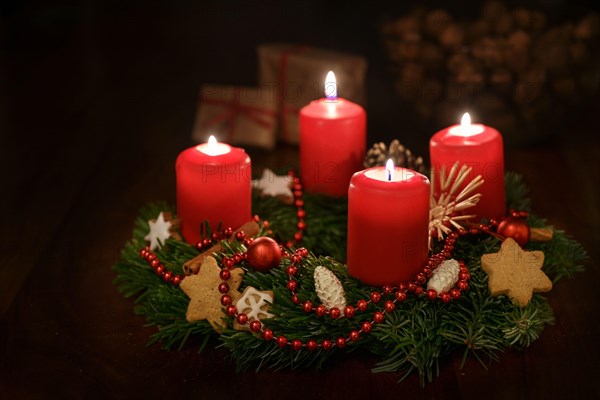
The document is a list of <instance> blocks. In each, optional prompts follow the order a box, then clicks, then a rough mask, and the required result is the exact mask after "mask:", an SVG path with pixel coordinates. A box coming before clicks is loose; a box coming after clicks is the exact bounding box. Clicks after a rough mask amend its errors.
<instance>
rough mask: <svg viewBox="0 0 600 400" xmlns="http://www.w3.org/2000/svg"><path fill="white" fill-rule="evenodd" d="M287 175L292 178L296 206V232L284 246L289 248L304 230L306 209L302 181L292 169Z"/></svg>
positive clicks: (298, 241) (301, 235)
mask: <svg viewBox="0 0 600 400" xmlns="http://www.w3.org/2000/svg"><path fill="white" fill-rule="evenodd" d="M288 176H289V177H290V178H292V194H293V195H294V207H296V218H297V219H298V220H297V222H296V229H297V230H296V233H294V236H293V238H292V239H290V240H288V241H287V242H286V244H285V246H286V247H287V248H288V249H289V248H292V247H294V246H296V245H297V244H299V243H300V242H301V241H302V237H303V236H304V231H305V230H306V220H305V217H306V210H304V199H303V198H302V196H303V192H302V182H301V180H300V178H299V177H297V176H296V174H295V173H294V171H289V172H288Z"/></svg>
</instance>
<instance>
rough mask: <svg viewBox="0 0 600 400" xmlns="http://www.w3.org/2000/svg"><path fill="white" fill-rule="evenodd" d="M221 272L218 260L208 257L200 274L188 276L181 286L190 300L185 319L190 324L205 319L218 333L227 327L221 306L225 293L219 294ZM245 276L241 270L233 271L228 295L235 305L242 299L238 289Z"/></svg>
mask: <svg viewBox="0 0 600 400" xmlns="http://www.w3.org/2000/svg"><path fill="white" fill-rule="evenodd" d="M220 272H221V268H219V266H218V265H217V260H215V258H214V257H206V258H205V259H204V261H203V262H202V265H201V266H200V270H199V271H198V273H197V274H196V275H190V276H187V277H186V278H185V279H184V280H182V281H181V284H180V285H179V286H180V287H181V289H182V290H183V291H184V292H185V294H187V296H188V297H189V298H190V303H189V304H188V309H187V312H186V313H185V319H187V321H188V322H196V321H200V320H203V319H205V320H207V321H208V322H209V323H210V324H211V325H212V327H213V328H214V329H215V330H216V331H217V332H221V330H222V329H223V328H224V327H225V326H226V325H225V323H224V322H223V317H224V316H225V314H224V313H223V305H222V304H221V296H222V295H223V293H220V292H219V284H220V283H221V277H220V276H219V273H220ZM243 274H244V271H243V270H242V269H241V268H234V269H232V270H231V278H230V279H229V280H228V281H227V283H228V284H229V292H227V294H228V295H230V296H231V299H232V300H233V304H235V302H236V301H237V300H238V299H239V298H240V297H241V293H240V292H238V290H237V289H238V288H239V287H240V284H241V283H242V275H243Z"/></svg>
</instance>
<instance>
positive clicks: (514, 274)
mask: <svg viewBox="0 0 600 400" xmlns="http://www.w3.org/2000/svg"><path fill="white" fill-rule="evenodd" d="M543 264H544V253H543V252H541V251H525V250H523V249H521V247H519V245H518V244H517V242H515V241H514V240H513V239H511V238H507V239H506V240H504V242H502V246H501V247H500V251H498V253H491V254H484V255H483V256H481V268H482V269H483V270H484V271H485V272H487V274H488V276H489V279H488V287H489V289H490V292H491V294H492V296H497V295H501V294H502V295H507V296H508V297H509V298H510V299H511V300H512V301H513V303H516V304H518V305H519V306H521V307H525V306H526V305H527V304H528V303H529V301H530V300H531V297H532V296H533V293H534V292H547V291H549V290H550V289H552V281H551V280H550V279H549V278H548V277H547V276H546V274H544V272H542V265H543Z"/></svg>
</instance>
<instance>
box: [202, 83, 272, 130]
mask: <svg viewBox="0 0 600 400" xmlns="http://www.w3.org/2000/svg"><path fill="white" fill-rule="evenodd" d="M201 101H202V104H211V105H217V106H223V107H226V110H225V111H223V112H222V113H221V114H218V115H216V116H215V117H214V118H212V119H211V120H209V121H207V122H206V123H205V125H204V128H206V129H210V127H211V126H214V125H216V124H218V123H220V122H222V121H225V120H227V119H231V124H230V125H229V132H227V141H232V140H233V135H234V134H235V126H236V122H237V119H238V117H239V116H241V115H243V116H244V117H246V118H248V119H250V120H252V121H253V122H255V123H257V124H258V125H260V126H262V127H265V128H271V127H273V119H274V118H273V117H275V116H276V115H277V114H276V112H275V111H273V110H269V109H267V108H263V107H256V106H251V105H248V104H242V103H241V101H240V89H239V88H235V89H234V93H233V98H232V99H227V100H225V99H215V98H212V97H205V96H202V99H201ZM265 116H268V118H265Z"/></svg>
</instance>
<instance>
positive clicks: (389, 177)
mask: <svg viewBox="0 0 600 400" xmlns="http://www.w3.org/2000/svg"><path fill="white" fill-rule="evenodd" d="M387 173H388V174H387V176H388V177H387V178H388V181H389V182H391V181H392V171H390V170H389V169H388V172H387Z"/></svg>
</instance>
